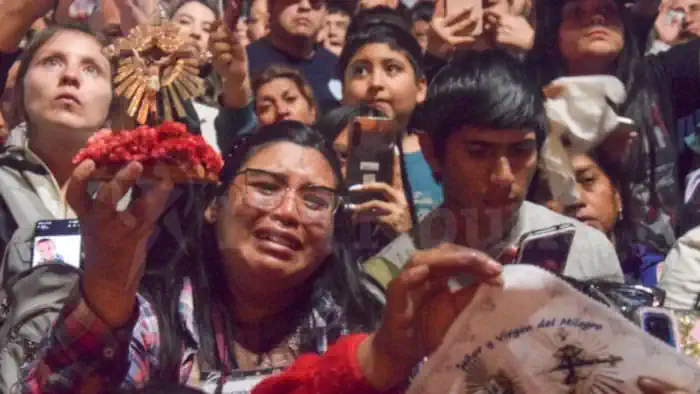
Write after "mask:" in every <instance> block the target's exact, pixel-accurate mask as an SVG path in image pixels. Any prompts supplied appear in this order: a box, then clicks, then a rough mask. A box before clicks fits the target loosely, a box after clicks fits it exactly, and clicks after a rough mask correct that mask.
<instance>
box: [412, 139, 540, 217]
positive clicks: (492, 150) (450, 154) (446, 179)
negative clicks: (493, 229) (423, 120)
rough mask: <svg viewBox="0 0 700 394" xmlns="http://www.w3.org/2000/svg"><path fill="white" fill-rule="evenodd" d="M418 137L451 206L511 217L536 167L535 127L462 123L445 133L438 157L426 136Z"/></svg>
mask: <svg viewBox="0 0 700 394" xmlns="http://www.w3.org/2000/svg"><path fill="white" fill-rule="evenodd" d="M421 142H422V145H423V146H422V148H423V149H422V151H423V152H424V155H425V156H426V159H427V160H428V162H429V163H430V165H431V167H432V168H433V171H434V172H436V173H438V174H440V177H441V179H442V184H443V189H444V192H445V202H446V203H447V204H448V206H450V208H457V209H458V210H462V211H463V212H464V213H465V214H467V215H472V214H473V215H479V217H481V216H482V215H488V216H490V217H492V218H493V219H502V220H503V223H509V222H511V221H512V219H514V218H515V215H516V214H517V212H518V209H519V208H520V206H521V205H522V203H523V201H524V200H525V196H526V195H527V190H528V187H529V186H530V181H531V180H532V177H533V175H534V173H535V168H536V166H537V140H536V138H535V132H534V131H530V130H521V129H514V130H508V129H505V130H503V129H499V130H492V129H484V128H475V127H468V126H465V127H462V128H461V129H459V130H457V131H456V132H453V133H452V134H450V135H449V136H448V137H447V140H446V141H445V150H444V154H443V155H442V156H441V157H435V155H434V151H433V145H432V141H431V140H430V138H429V137H428V136H427V135H423V136H421ZM426 143H427V144H428V146H426Z"/></svg>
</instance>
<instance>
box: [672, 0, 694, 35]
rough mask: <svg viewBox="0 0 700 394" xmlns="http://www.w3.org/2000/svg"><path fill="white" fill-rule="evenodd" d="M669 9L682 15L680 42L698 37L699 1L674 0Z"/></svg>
mask: <svg viewBox="0 0 700 394" xmlns="http://www.w3.org/2000/svg"><path fill="white" fill-rule="evenodd" d="M671 9H673V10H675V11H681V12H682V13H683V31H682V32H681V40H683V41H685V40H688V39H693V38H697V37H700V1H699V0H675V1H674V2H672V3H671ZM666 18H668V17H666Z"/></svg>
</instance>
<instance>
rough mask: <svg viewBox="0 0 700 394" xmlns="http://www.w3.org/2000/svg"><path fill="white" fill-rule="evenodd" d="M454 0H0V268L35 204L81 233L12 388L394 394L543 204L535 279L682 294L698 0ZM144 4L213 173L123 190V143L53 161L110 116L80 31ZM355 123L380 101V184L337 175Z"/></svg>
mask: <svg viewBox="0 0 700 394" xmlns="http://www.w3.org/2000/svg"><path fill="white" fill-rule="evenodd" d="M455 4H459V2H451V1H447V0H436V1H435V2H433V1H425V0H418V1H400V0H367V1H366V0H248V1H230V2H224V3H223V4H222V2H221V1H219V2H218V3H217V2H211V1H209V0H179V1H178V0H101V1H100V2H99V3H98V4H97V5H96V6H95V7H91V6H90V2H86V1H81V2H73V1H72V0H55V1H54V0H35V1H31V2H27V1H24V0H4V1H3V2H2V10H3V12H2V13H1V14H0V81H2V82H3V83H2V90H0V95H1V104H2V105H1V106H0V141H1V142H2V148H1V149H0V188H2V193H1V194H0V197H1V198H0V250H2V251H3V252H4V253H3V254H4V256H5V260H4V261H3V263H2V264H3V267H2V268H0V279H1V280H2V282H3V283H0V285H2V286H7V285H8V284H9V283H12V281H13V279H14V277H18V276H19V275H20V274H21V272H22V271H24V270H28V269H30V268H31V264H30V265H28V266H23V265H22V264H17V263H12V262H8V260H11V259H12V258H15V257H16V256H20V258H21V255H22V253H21V252H17V250H24V249H21V248H23V247H25V245H24V243H23V241H25V239H22V238H21V237H25V238H26V234H27V231H29V232H30V233H31V229H33V225H34V223H35V222H36V221H38V220H64V219H76V218H77V219H79V221H80V232H81V236H82V263H81V266H82V267H81V268H82V270H81V275H80V279H79V281H78V282H77V283H76V285H75V289H74V291H73V292H72V293H71V295H70V297H68V298H67V299H66V300H65V302H63V303H62V304H61V305H60V314H59V315H58V318H57V319H55V321H54V322H52V327H51V328H50V329H47V330H46V332H44V333H42V334H43V335H44V336H45V338H44V340H43V341H42V342H41V343H40V344H35V345H36V346H35V347H36V355H35V357H32V358H31V360H26V361H27V362H26V363H24V365H23V366H22V368H21V371H20V373H19V375H18V377H17V379H16V381H15V382H14V383H13V385H14V386H13V389H16V390H18V391H17V392H22V393H33V394H38V393H69V392H70V393H73V392H75V393H78V392H79V393H106V392H113V391H114V390H118V389H123V390H127V392H131V391H130V390H136V389H144V388H145V390H146V391H144V392H147V391H148V390H149V387H150V389H151V390H153V392H161V391H164V392H176V390H177V388H174V387H170V388H167V389H165V388H163V386H162V385H161V384H165V383H174V384H180V385H182V386H183V388H182V390H186V389H185V388H184V386H189V387H191V388H194V389H197V388H203V387H204V386H206V385H207V384H210V383H212V384H213V385H214V386H215V387H217V390H219V392H221V390H223V385H224V383H225V382H226V381H227V380H229V379H242V378H243V377H247V376H252V375H256V374H257V375H261V374H262V375H263V376H266V375H267V374H269V375H270V377H268V378H267V379H264V380H262V382H261V383H259V384H258V385H257V386H255V388H254V389H253V391H252V392H253V393H255V394H267V393H314V394H326V393H328V394H331V393H348V394H351V393H352V394H355V393H375V392H403V391H404V390H405V388H406V387H407V384H408V382H409V381H410V378H411V377H412V376H414V374H415V372H416V368H417V367H419V366H420V364H421V363H422V362H423V360H424V359H425V358H426V357H429V356H430V354H431V353H432V351H434V350H435V349H436V347H437V346H438V345H439V344H440V342H441V340H442V338H443V336H444V335H445V333H446V331H447V329H448V328H449V327H450V325H451V323H452V322H453V321H454V319H455V318H456V317H457V316H458V315H459V312H460V311H461V310H462V309H464V307H465V306H466V305H468V304H469V302H470V300H471V297H472V295H473V292H474V286H479V285H488V286H502V285H503V281H502V279H501V277H500V274H501V272H502V270H503V266H504V265H507V264H508V263H511V262H512V261H513V259H514V257H515V256H517V255H518V249H517V247H518V241H519V240H520V239H521V238H522V236H523V235H525V234H528V233H530V232H532V231H535V230H541V229H546V228H550V227H552V226H557V225H571V226H573V227H574V229H575V236H574V238H573V241H572V242H571V245H570V247H569V251H568V257H566V261H565V262H562V264H561V266H560V268H561V270H560V272H557V273H558V274H560V275H563V276H564V277H567V278H571V279H573V280H576V281H594V282H611V283H617V284H618V285H619V286H636V287H635V288H639V287H644V288H649V289H653V290H654V291H663V292H664V293H665V297H664V298H665V301H664V305H663V306H664V307H667V308H670V309H674V310H682V311H692V310H697V309H700V306H699V304H700V268H698V267H700V246H699V245H700V243H699V242H700V240H699V237H700V230H698V229H700V211H699V209H700V208H699V207H700V189H698V188H697V185H698V181H699V179H700V162H699V161H698V160H696V158H697V157H698V155H700V143H699V142H698V139H697V137H696V131H697V130H698V128H700V41H699V40H697V38H698V37H700V1H698V0H661V2H660V3H659V2H655V1H654V0H637V1H636V2H634V1H633V2H627V1H625V0H552V1H537V2H535V1H533V0H483V3H478V2H469V4H467V2H462V4H463V5H462V6H460V7H459V8H454V7H457V6H455ZM167 21H169V22H172V23H174V24H175V25H177V26H178V27H179V32H180V34H181V35H182V37H183V38H184V39H185V40H187V41H188V42H191V43H192V44H194V45H195V46H196V47H197V48H198V49H199V50H200V51H201V52H202V53H207V54H208V55H209V56H208V57H207V58H208V60H207V62H206V64H205V65H203V66H202V67H201V68H200V76H201V77H202V78H203V79H204V81H205V85H206V89H205V92H204V94H203V95H201V96H200V97H197V98H195V99H191V100H189V99H188V100H185V101H184V103H183V106H184V109H185V114H186V115H185V116H180V117H179V119H177V120H178V121H180V122H182V123H185V124H186V125H187V126H188V128H189V130H190V132H192V133H195V134H201V135H202V136H203V137H204V138H205V139H206V141H207V142H208V143H209V144H210V145H211V146H212V147H213V148H214V149H215V150H216V151H217V152H220V153H221V155H222V157H223V158H224V162H225V165H224V169H223V171H222V172H221V174H220V183H219V184H218V185H216V186H213V185H186V184H176V183H173V180H172V179H168V178H167V177H166V178H164V179H156V180H152V181H151V183H149V184H148V186H144V185H143V183H142V180H141V177H142V175H143V174H144V170H145V169H144V165H143V164H142V163H139V162H137V161H134V162H129V163H124V166H123V168H121V169H120V170H119V171H118V172H117V173H116V175H115V176H114V177H113V178H112V179H108V180H104V179H102V180H101V181H99V182H96V181H95V179H93V178H94V174H95V171H96V170H97V166H96V164H95V163H94V162H92V161H90V160H87V161H83V162H82V163H75V162H74V161H73V158H74V156H75V155H76V154H77V153H78V152H79V151H80V150H81V149H82V148H83V147H85V145H86V144H87V143H88V141H89V140H90V138H91V136H92V135H93V134H95V133H96V132H97V131H99V130H101V129H105V128H107V129H115V130H117V129H120V128H122V127H126V126H124V125H129V124H133V121H132V120H131V119H129V117H128V116H126V110H125V107H126V105H125V103H124V100H123V99H122V98H121V97H119V94H118V93H117V92H115V83H114V82H113V80H114V76H115V70H116V67H117V65H116V64H114V62H112V61H110V59H109V58H108V57H107V56H106V55H105V48H107V47H108V46H109V45H110V44H112V43H114V42H115V40H116V39H118V38H119V37H124V36H126V35H128V34H129V32H130V31H131V30H132V29H133V28H134V27H136V26H139V25H144V24H162V23H166V22H167ZM359 117H372V118H381V119H390V122H391V125H392V126H391V129H392V130H391V132H392V133H394V134H395V135H396V139H395V142H394V146H392V149H394V148H395V149H394V150H395V155H394V158H395V160H394V163H393V166H391V167H392V169H393V174H392V175H391V180H390V181H386V182H377V181H368V182H364V183H354V184H353V182H351V181H350V180H349V178H350V177H349V172H351V170H349V167H350V166H351V164H352V163H353V160H352V155H353V154H356V153H354V152H353V148H354V145H353V144H354V139H353V135H354V134H353V130H354V129H355V128H356V122H355V121H356V119H358V118H359ZM130 122H131V123H130ZM350 196H360V197H359V198H355V197H353V198H352V199H351V197H350ZM28 229H29V230H28ZM30 236H31V235H30ZM39 244H40V247H39V249H38V250H36V251H35V252H36V253H39V254H40V255H41V260H42V261H48V260H56V258H52V257H51V256H54V255H61V254H64V255H65V254H70V253H67V252H65V251H61V250H56V248H57V247H56V245H57V244H56V243H54V242H53V241H52V240H51V239H49V238H45V237H42V238H41V240H40V242H39ZM49 247H50V248H49ZM35 249H36V248H35ZM49 249H51V250H49ZM29 253H32V251H29ZM24 260H25V261H31V260H32V259H31V258H27V259H24ZM58 263H60V262H58ZM457 274H468V275H470V276H471V277H473V278H475V280H474V281H473V283H472V284H471V285H469V286H465V287H464V288H463V289H461V290H459V291H456V292H455V291H453V290H452V289H450V287H449V286H448V282H447V278H450V277H452V276H454V275H457ZM0 301H2V300H0ZM5 306H6V305H5ZM1 307H2V306H1V305H0V308H1ZM0 315H1V314H0ZM0 324H2V321H0ZM0 332H2V331H1V330H0ZM0 343H3V340H2V338H0ZM0 369H2V366H0ZM251 374H252V375H251ZM639 387H640V390H642V391H643V392H644V393H673V392H681V391H677V389H676V388H675V387H672V386H670V385H669V384H668V383H666V382H664V381H658V380H655V379H640V382H639ZM158 390H160V391H158ZM182 392H183V393H184V392H189V391H182Z"/></svg>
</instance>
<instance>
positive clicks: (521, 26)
mask: <svg viewBox="0 0 700 394" xmlns="http://www.w3.org/2000/svg"><path fill="white" fill-rule="evenodd" d="M484 31H486V32H488V33H489V34H490V35H491V37H492V38H493V41H494V43H496V44H498V45H501V46H504V47H507V48H513V49H519V50H526V51H529V50H530V49H532V44H533V43H534V41H535V30H534V29H533V28H532V26H531V25H530V23H529V22H528V21H527V19H525V18H524V17H522V16H520V15H511V14H509V13H504V12H500V11H497V10H495V9H488V10H485V11H484Z"/></svg>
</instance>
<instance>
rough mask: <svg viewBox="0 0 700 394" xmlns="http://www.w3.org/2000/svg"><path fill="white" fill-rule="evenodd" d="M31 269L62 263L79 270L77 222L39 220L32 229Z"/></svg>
mask: <svg viewBox="0 0 700 394" xmlns="http://www.w3.org/2000/svg"><path fill="white" fill-rule="evenodd" d="M33 245H34V248H33V252H32V267H36V266H37V265H40V264H54V263H63V264H69V265H72V266H73V267H75V268H80V260H81V252H82V251H81V240H80V223H79V222H78V220H40V221H38V222H37V223H36V227H35V229H34V240H33Z"/></svg>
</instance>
